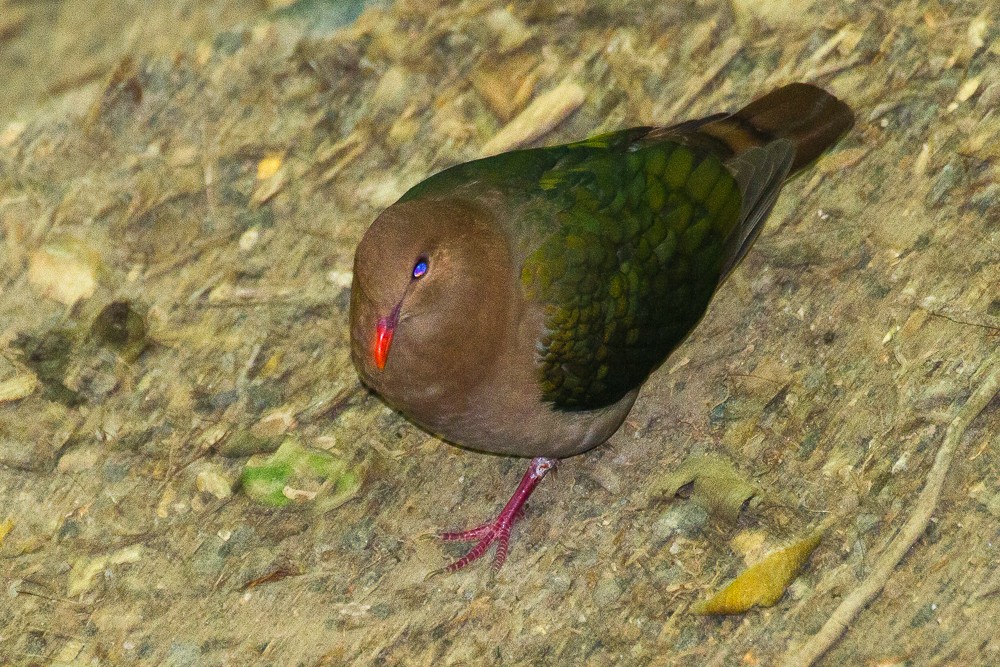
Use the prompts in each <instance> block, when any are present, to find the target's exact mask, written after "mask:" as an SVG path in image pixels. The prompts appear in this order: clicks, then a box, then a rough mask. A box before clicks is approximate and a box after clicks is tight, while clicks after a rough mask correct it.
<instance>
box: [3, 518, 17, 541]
mask: <svg viewBox="0 0 1000 667" xmlns="http://www.w3.org/2000/svg"><path fill="white" fill-rule="evenodd" d="M12 530H14V520H13V519H4V520H3V521H0V544H3V540H4V538H5V537H7V535H8V534H9V533H10V531H12Z"/></svg>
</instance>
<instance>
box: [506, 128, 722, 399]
mask: <svg viewBox="0 0 1000 667" xmlns="http://www.w3.org/2000/svg"><path fill="white" fill-rule="evenodd" d="M646 133H647V130H645V128H638V129H636V130H633V131H625V132H621V133H616V134H612V135H605V136H602V137H596V138H594V139H590V140H587V141H584V142H580V143H577V144H569V145H567V146H563V147H558V149H559V153H558V154H557V153H550V156H551V157H557V158H558V159H557V160H555V163H554V164H551V166H549V168H548V169H546V170H545V171H544V172H543V173H541V175H540V176H539V177H538V180H537V186H536V187H537V188H538V193H539V196H540V197H541V198H543V199H545V200H546V201H547V202H548V206H547V208H549V207H551V208H550V210H555V211H556V214H555V216H556V229H555V231H554V232H553V233H551V234H549V235H548V236H547V238H546V240H545V241H544V242H543V243H542V244H541V245H540V246H539V247H538V248H537V250H535V251H534V252H533V253H532V254H530V255H529V256H528V258H527V260H526V261H525V263H524V266H523V269H522V272H521V284H522V286H523V288H524V289H525V291H526V294H527V295H528V296H529V298H533V299H536V300H538V301H540V302H542V303H544V304H545V309H546V310H545V312H546V327H547V330H548V331H547V333H546V334H545V336H544V337H543V338H542V339H541V340H540V341H539V344H538V362H539V370H538V372H539V374H540V380H541V386H542V391H543V394H544V398H545V399H546V400H547V401H550V402H551V403H553V404H554V405H555V406H556V407H558V408H560V409H565V410H589V409H595V408H599V407H603V406H606V405H610V404H612V403H614V402H616V401H617V400H619V399H620V398H622V397H623V396H624V395H625V394H626V393H628V392H629V391H631V390H633V389H635V388H636V387H638V386H639V385H640V384H641V383H642V382H643V381H644V380H645V379H646V377H647V376H648V375H649V374H650V373H651V372H652V371H653V370H654V369H655V368H656V366H658V365H659V364H660V363H661V362H662V361H663V360H664V359H665V358H666V357H667V355H668V354H669V353H670V352H671V351H672V350H673V349H674V347H676V346H677V345H678V344H679V343H680V342H681V341H682V340H683V339H684V337H685V336H686V335H687V334H688V332H689V331H690V330H691V329H692V328H693V327H694V325H695V324H697V322H698V320H699V319H700V318H701V316H702V315H703V314H704V312H705V309H706V307H707V305H708V302H709V300H710V299H711V297H712V294H713V292H714V291H715V288H716V286H717V285H718V283H719V280H720V278H721V276H722V272H723V268H724V265H725V263H726V260H727V254H731V251H729V250H727V239H729V238H730V236H731V234H732V233H733V231H734V229H736V227H737V225H738V223H739V218H740V204H741V196H740V188H739V187H738V186H737V183H736V181H735V180H734V178H733V176H732V175H731V174H730V172H729V171H728V170H727V169H726V168H725V167H724V166H723V163H722V161H721V159H720V157H719V156H718V155H716V154H715V153H713V152H712V151H710V150H707V149H703V148H700V147H698V146H697V145H682V143H681V142H682V141H683V138H681V139H677V138H674V139H673V140H671V139H670V138H665V139H661V140H658V141H654V142H646V143H645V144H644V143H643V142H642V140H641V139H639V140H638V141H637V139H638V138H639V137H641V136H643V135H645V134H646ZM542 150H547V151H554V150H555V149H551V148H550V149H542ZM536 163H537V161H536Z"/></svg>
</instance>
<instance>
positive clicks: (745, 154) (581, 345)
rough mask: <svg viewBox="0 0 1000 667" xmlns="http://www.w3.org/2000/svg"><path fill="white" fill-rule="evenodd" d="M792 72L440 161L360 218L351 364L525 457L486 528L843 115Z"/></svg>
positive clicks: (626, 384) (690, 320) (837, 128)
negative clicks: (748, 91)
mask: <svg viewBox="0 0 1000 667" xmlns="http://www.w3.org/2000/svg"><path fill="white" fill-rule="evenodd" d="M853 122H854V117H853V113H852V111H851V110H850V108H849V107H848V106H847V105H846V104H844V103H843V102H841V101H840V100H838V99H836V98H835V97H834V96H832V95H830V94H829V93H827V92H826V91H824V90H822V89H821V88H818V87H816V86H813V85H810V84H806V83H793V84H790V85H787V86H784V87H781V88H778V89H776V90H774V91H773V92H771V93H769V94H767V95H765V96H763V97H761V98H760V99H757V100H756V101H754V102H751V103H750V104H749V105H747V106H746V107H744V108H743V109H741V110H740V111H737V112H735V113H731V114H730V113H720V114H716V115H712V116H709V117H707V118H702V119H700V120H690V121H686V122H682V123H680V124H676V125H671V126H662V127H660V126H649V127H635V128H630V129H624V130H619V131H614V132H610V133H607V134H602V135H599V136H594V137H592V138H589V139H585V140H583V141H576V142H573V143H568V144H562V145H557V146H547V147H539V148H528V149H522V150H514V151H510V152H506V153H502V154H499V155H494V156H491V157H485V158H482V159H479V160H474V161H471V162H466V163H462V164H458V165H455V166H452V167H450V168H447V169H445V170H444V171H441V172H439V173H437V174H435V175H433V176H431V177H429V178H427V179H426V180H424V181H422V182H420V183H419V184H417V185H416V186H414V187H413V188H411V189H410V190H409V191H407V192H406V193H405V194H404V195H403V196H402V197H401V198H400V199H399V201H397V202H396V203H394V204H392V205H391V206H389V207H388V208H387V209H385V210H384V211H383V212H382V213H381V214H380V215H378V217H377V218H376V219H375V220H374V222H372V224H371V225H370V227H369V228H368V229H367V231H366V232H365V234H364V236H363V238H362V239H361V242H360V243H359V245H358V247H357V250H356V253H355V257H354V273H353V283H352V286H351V305H350V327H351V331H350V333H351V356H352V360H353V362H354V365H355V367H356V369H357V371H358V374H359V376H360V378H361V380H362V382H363V383H364V384H365V385H367V387H369V388H370V389H371V390H373V391H374V392H376V393H377V394H379V395H380V396H381V397H382V399H383V400H384V401H385V402H386V403H387V404H388V405H389V406H390V407H392V408H394V409H395V410H397V411H399V412H400V413H402V414H403V415H404V416H406V417H407V418H408V419H409V420H411V421H412V422H413V423H415V424H416V425H418V426H419V427H421V428H423V429H425V430H426V431H428V432H430V433H431V434H434V435H436V436H438V437H440V438H442V439H443V440H445V441H448V442H450V443H452V444H455V445H458V446H460V447H463V448H468V449H472V450H478V451H482V452H488V453H492V454H499V455H505V456H515V457H525V458H530V459H531V460H530V462H529V464H528V470H527V472H526V473H525V474H524V477H523V478H522V479H521V482H520V484H519V485H518V486H517V489H516V490H515V492H514V494H513V495H512V496H511V498H510V500H509V502H508V503H507V504H506V505H505V506H504V507H503V509H502V510H501V511H500V513H499V514H498V515H497V517H496V518H495V519H492V520H490V521H487V522H486V523H484V524H482V525H479V526H476V527H474V528H471V529H468V530H461V531H455V532H446V533H442V534H440V535H439V537H440V538H441V539H443V540H446V541H467V542H474V543H475V544H474V545H473V546H472V547H471V549H470V550H469V551H468V553H466V554H465V555H464V556H462V557H461V558H459V559H458V560H456V561H454V562H452V563H451V564H450V565H448V566H447V567H445V568H443V569H444V571H455V570H458V569H460V568H463V567H465V566H466V565H468V564H469V563H471V562H473V561H475V560H476V559H478V558H480V557H482V556H484V555H485V554H487V553H488V552H489V551H490V549H492V548H493V547H494V546H495V554H494V558H493V568H494V570H498V569H499V568H500V567H501V566H502V565H503V563H504V561H505V560H506V558H507V553H508V549H509V543H510V536H511V528H512V527H513V526H514V524H515V522H517V521H518V520H520V519H521V518H522V517H523V516H524V510H525V502H526V501H527V499H528V497H529V496H530V495H531V493H532V492H533V491H534V489H535V488H536V486H537V485H538V484H539V482H540V481H541V480H542V479H543V478H544V477H545V476H546V474H547V473H548V472H549V471H551V470H552V469H553V468H555V466H556V465H557V464H558V462H559V460H561V459H564V458H566V457H570V456H574V455H577V454H581V453H583V452H586V451H588V450H590V449H592V448H594V447H597V446H599V445H601V444H602V443H604V442H606V441H607V440H608V438H610V437H611V436H612V435H613V434H614V433H615V431H617V430H618V428H619V427H620V426H621V424H622V422H623V421H624V419H625V417H626V416H627V415H628V413H629V410H630V409H631V408H632V405H633V404H634V403H635V400H636V397H637V395H638V393H639V390H640V388H641V387H642V385H643V383H644V382H645V381H646V379H647V378H648V377H649V375H650V374H651V373H652V372H653V371H655V370H656V369H657V367H659V366H660V365H661V364H662V363H663V362H664V360H666V359H667V357H668V356H669V355H670V354H671V352H672V351H673V350H674V349H675V348H676V347H677V346H678V345H679V344H681V342H682V341H683V340H684V339H685V338H686V337H687V335H688V334H689V333H690V332H691V331H692V329H693V328H694V327H695V326H696V325H697V324H698V322H699V320H700V319H701V318H702V316H703V315H704V313H705V311H706V308H707V307H708V304H709V302H710V300H711V298H712V296H713V294H714V293H715V292H716V290H717V289H718V288H719V286H720V285H721V284H722V283H723V282H724V280H725V279H726V277H727V276H728V275H729V274H730V273H731V272H732V271H733V269H734V268H735V267H736V266H737V265H738V264H739V263H740V261H741V260H742V259H743V257H744V256H745V255H746V253H747V251H748V250H749V249H750V247H751V246H752V245H753V242H754V240H755V239H756V238H757V237H758V235H759V234H760V231H761V229H762V227H763V226H764V222H765V220H766V219H767V217H768V214H769V213H770V212H771V209H772V208H773V206H774V203H775V200H776V199H777V197H778V194H779V193H780V192H781V189H782V186H783V185H784V183H785V182H786V180H787V179H788V178H789V177H791V176H793V175H795V174H796V173H798V172H799V171H801V170H802V169H804V168H805V167H807V166H808V165H809V164H810V163H811V162H813V161H814V160H816V158H817V157H818V156H819V155H820V154H821V153H822V152H823V151H825V150H826V149H827V148H829V147H830V146H832V145H833V144H835V143H836V142H837V141H838V140H839V139H840V137H841V136H842V135H843V134H844V133H845V132H847V130H848V129H850V127H851V126H852V125H853Z"/></svg>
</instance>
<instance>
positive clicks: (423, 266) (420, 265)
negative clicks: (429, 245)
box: [413, 259, 430, 278]
mask: <svg viewBox="0 0 1000 667" xmlns="http://www.w3.org/2000/svg"><path fill="white" fill-rule="evenodd" d="M429 268H430V266H429V265H428V264H427V260H426V259H418V260H417V263H416V264H414V265H413V277H414V278H421V277H423V275H424V274H425V273H427V269H429Z"/></svg>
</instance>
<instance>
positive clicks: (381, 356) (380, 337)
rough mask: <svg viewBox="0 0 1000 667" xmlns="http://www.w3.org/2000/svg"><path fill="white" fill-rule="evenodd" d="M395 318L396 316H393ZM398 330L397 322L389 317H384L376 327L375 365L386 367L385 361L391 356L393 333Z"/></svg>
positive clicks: (381, 367) (380, 368) (380, 367)
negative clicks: (390, 346) (391, 320)
mask: <svg viewBox="0 0 1000 667" xmlns="http://www.w3.org/2000/svg"><path fill="white" fill-rule="evenodd" d="M393 319H394V318H393ZM395 330H396V323H395V322H390V321H389V318H387V317H383V318H382V319H380V320H379V321H378V326H377V327H375V346H374V350H373V352H374V354H375V365H376V366H378V369H379V370H382V369H383V368H385V361H386V359H388V358H389V345H390V344H392V334H393V332H394V331H395Z"/></svg>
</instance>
